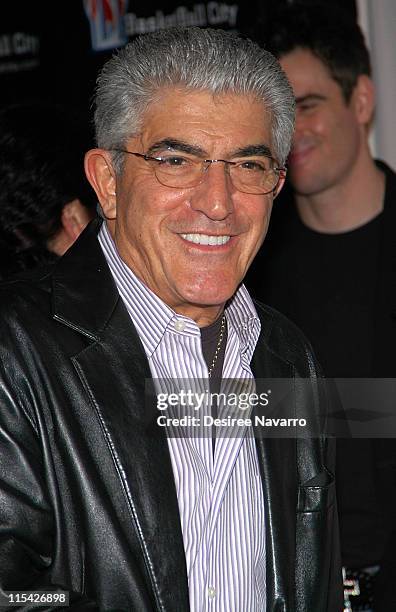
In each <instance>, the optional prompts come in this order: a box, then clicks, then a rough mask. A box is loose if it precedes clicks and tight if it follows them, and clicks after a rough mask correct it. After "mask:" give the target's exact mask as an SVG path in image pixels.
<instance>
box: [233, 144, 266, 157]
mask: <svg viewBox="0 0 396 612" xmlns="http://www.w3.org/2000/svg"><path fill="white" fill-rule="evenodd" d="M252 155H261V156H263V157H272V151H271V149H270V147H269V146H268V145H266V144H257V145H247V146H246V147H240V148H239V149H236V150H235V151H233V152H232V154H231V155H230V157H251V156H252Z"/></svg>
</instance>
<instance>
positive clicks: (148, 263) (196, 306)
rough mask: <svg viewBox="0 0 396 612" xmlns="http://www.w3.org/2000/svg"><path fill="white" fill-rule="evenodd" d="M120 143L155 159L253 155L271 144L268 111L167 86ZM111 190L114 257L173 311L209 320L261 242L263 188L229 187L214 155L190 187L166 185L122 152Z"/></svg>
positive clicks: (265, 210) (265, 211)
mask: <svg viewBox="0 0 396 612" xmlns="http://www.w3.org/2000/svg"><path fill="white" fill-rule="evenodd" d="M252 147H256V149H255V151H259V153H254V154H252V150H253V149H252ZM126 148H127V149H128V150H129V151H134V152H138V153H147V154H149V155H151V156H155V157H161V155H164V154H169V152H170V151H171V152H172V153H175V155H177V154H179V155H186V154H187V155H190V154H193V155H194V157H195V156H196V157H199V158H201V159H225V160H235V161H236V160H241V159H244V158H245V157H246V159H251V158H256V159H257V158H259V159H263V158H264V153H263V151H264V150H265V149H270V148H271V136H270V117H269V114H268V113H266V112H265V109H264V107H263V105H262V104H261V103H259V102H257V101H255V100H252V99H250V98H249V97H246V96H237V95H232V94H224V95H221V96H215V97H213V95H212V94H210V93H207V92H202V91H201V92H191V91H186V90H175V89H170V90H166V91H163V92H162V95H161V99H160V101H159V102H158V103H153V104H152V105H151V106H150V107H149V108H148V110H147V111H146V114H145V115H144V120H143V128H142V130H141V133H140V134H139V136H138V137H134V138H131V139H130V140H129V142H128V143H127V146H126ZM260 151H262V152H260ZM116 196H117V204H116V213H115V218H114V220H113V221H111V222H110V229H111V231H112V233H113V234H114V238H115V241H116V244H117V247H118V250H119V253H120V255H121V257H122V258H123V260H124V261H125V262H126V263H127V264H128V266H129V267H130V268H131V269H132V270H133V271H134V272H135V273H136V274H137V275H138V276H139V277H140V278H141V279H142V280H143V281H144V282H145V283H146V285H147V286H148V287H149V288H150V289H152V291H154V293H156V294H157V295H158V296H159V297H160V298H161V299H162V300H163V301H164V302H165V303H167V304H168V305H169V306H171V307H172V308H173V309H174V310H176V311H177V312H179V313H182V314H186V315H187V316H191V317H192V318H194V319H195V320H196V321H200V320H201V319H202V316H203V313H205V316H204V318H205V321H206V322H209V321H210V320H212V319H214V318H215V317H216V316H217V314H218V313H219V311H220V309H221V307H222V305H223V304H224V303H225V302H226V300H228V299H229V298H230V297H231V296H232V295H233V294H234V292H235V290H236V289H237V287H238V285H239V283H240V282H241V281H242V279H243V277H244V275H245V273H246V270H247V268H248V267H249V265H250V263H251V261H252V259H253V257H254V255H255V254H256V252H257V250H258V248H259V246H260V245H261V242H262V240H263V238H264V235H265V233H266V231H267V227H268V221H269V216H270V211H271V206H272V200H273V194H272V193H271V194H269V195H257V194H255V195H252V194H247V193H242V192H240V191H237V190H236V189H235V187H234V186H233V184H232V183H231V180H230V177H229V175H228V173H227V171H226V169H225V165H224V164H222V163H215V164H211V165H210V166H209V168H208V170H207V171H206V173H205V178H204V181H203V182H202V183H201V184H199V185H197V186H195V187H189V188H183V189H181V188H172V187H166V186H164V185H162V184H161V183H160V182H159V181H158V180H157V178H156V176H155V174H154V168H153V163H148V162H146V161H145V160H143V159H141V158H137V157H135V156H132V155H127V156H126V159H125V164H124V169H123V173H122V175H121V176H120V177H118V178H117V182H116ZM206 315H207V316H206Z"/></svg>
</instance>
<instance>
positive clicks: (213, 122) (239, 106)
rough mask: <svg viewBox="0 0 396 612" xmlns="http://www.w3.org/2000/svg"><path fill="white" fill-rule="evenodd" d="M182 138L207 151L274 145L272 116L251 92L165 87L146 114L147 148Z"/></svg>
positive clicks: (144, 133)
mask: <svg viewBox="0 0 396 612" xmlns="http://www.w3.org/2000/svg"><path fill="white" fill-rule="evenodd" d="M167 138H168V139H172V138H173V139H176V140H177V139H178V140H181V141H183V142H188V143H189V144H194V145H197V146H198V147H200V148H202V149H203V150H205V151H208V152H209V151H210V150H211V151H212V150H218V151H219V150H220V149H221V150H222V151H223V154H224V153H226V152H227V151H229V152H232V150H234V149H237V148H240V147H242V146H246V145H251V144H267V145H268V146H269V147H270V146H271V116H270V113H269V112H267V111H266V109H265V105H264V103H263V102H262V101H259V100H257V99H256V98H254V97H253V96H250V95H242V94H241V95H239V94H231V93H224V94H212V93H211V92H208V91H194V90H187V89H175V88H172V89H164V90H162V91H161V92H160V94H159V95H158V96H157V97H156V100H155V101H154V102H152V103H151V104H150V106H149V107H148V109H147V110H146V112H145V113H144V115H143V118H142V126H141V132H140V135H139V139H140V141H141V143H142V146H143V148H147V147H150V146H152V145H153V143H155V142H160V141H161V140H165V139H167Z"/></svg>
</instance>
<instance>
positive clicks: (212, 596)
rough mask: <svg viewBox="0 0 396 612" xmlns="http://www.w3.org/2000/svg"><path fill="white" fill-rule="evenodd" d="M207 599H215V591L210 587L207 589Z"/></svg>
mask: <svg viewBox="0 0 396 612" xmlns="http://www.w3.org/2000/svg"><path fill="white" fill-rule="evenodd" d="M208 597H209V599H214V598H215V597H216V589H215V588H214V587H212V586H210V587H208Z"/></svg>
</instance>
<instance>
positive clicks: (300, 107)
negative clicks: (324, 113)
mask: <svg viewBox="0 0 396 612" xmlns="http://www.w3.org/2000/svg"><path fill="white" fill-rule="evenodd" d="M317 105H318V104H317V102H304V103H303V104H298V106H297V110H299V111H302V112H307V111H310V110H313V109H314V108H316V107H317Z"/></svg>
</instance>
